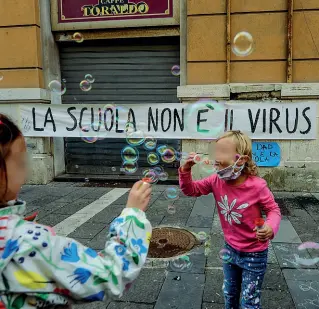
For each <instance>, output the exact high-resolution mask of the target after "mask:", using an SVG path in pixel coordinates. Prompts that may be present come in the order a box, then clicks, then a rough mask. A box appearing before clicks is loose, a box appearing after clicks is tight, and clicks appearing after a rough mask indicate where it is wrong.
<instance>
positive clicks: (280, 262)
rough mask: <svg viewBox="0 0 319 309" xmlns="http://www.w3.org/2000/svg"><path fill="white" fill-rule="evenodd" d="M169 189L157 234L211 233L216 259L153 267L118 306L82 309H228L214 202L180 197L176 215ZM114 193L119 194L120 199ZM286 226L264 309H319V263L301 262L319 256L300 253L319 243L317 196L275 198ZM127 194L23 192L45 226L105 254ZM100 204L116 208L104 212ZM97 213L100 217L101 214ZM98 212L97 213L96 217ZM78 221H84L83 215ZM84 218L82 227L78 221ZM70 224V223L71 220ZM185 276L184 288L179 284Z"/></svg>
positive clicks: (156, 212)
mask: <svg viewBox="0 0 319 309" xmlns="http://www.w3.org/2000/svg"><path fill="white" fill-rule="evenodd" d="M167 187H168V186H160V185H156V186H154V188H153V196H152V200H151V205H150V208H149V210H148V211H147V216H148V218H149V220H150V221H151V223H152V225H153V227H156V226H159V225H166V226H178V227H184V228H186V229H188V230H190V231H193V232H199V231H205V232H207V233H209V234H210V236H211V252H210V254H209V255H208V256H205V255H204V250H203V248H200V249H199V250H198V251H197V252H196V254H193V255H190V259H191V261H192V262H193V267H192V269H191V270H190V271H189V272H187V273H176V272H173V271H171V269H170V268H169V267H167V263H164V262H157V263H150V262H148V263H147V264H146V266H145V268H144V269H143V270H142V272H141V275H140V277H139V278H138V279H137V281H136V282H135V284H134V285H133V287H132V288H131V290H130V291H129V292H128V293H127V294H126V295H125V296H124V297H123V298H122V299H121V300H119V301H113V302H109V303H107V304H105V303H95V304H87V305H78V306H76V308H77V309H88V308H97V309H102V308H103V309H106V308H107V309H117V308H119V309H124V308H125V309H222V308H224V304H223V302H224V301H223V295H222V282H223V272H222V264H221V262H220V260H219V258H218V253H219V251H220V249H221V246H222V244H223V236H222V233H221V228H220V223H219V218H218V214H217V212H216V207H215V205H214V200H213V198H212V196H206V197H200V198H197V199H196V198H191V197H186V196H184V195H181V196H180V198H179V200H177V201H176V202H175V206H176V210H177V211H176V213H175V214H174V215H170V214H169V213H168V212H167V206H168V202H167V200H166V199H165V197H164V195H163V192H164V190H165V189H166V188H167ZM114 190H115V191H114ZM274 194H275V197H276V200H277V202H278V204H279V206H280V208H281V211H282V215H283V221H282V223H281V228H280V231H279V233H278V235H277V236H276V238H275V239H274V240H273V241H272V243H271V247H270V250H269V260H268V269H267V274H266V277H265V280H264V284H263V292H262V304H263V309H294V308H298V309H299V308H300V309H318V308H319V263H318V264H316V265H313V266H302V267H301V266H300V264H298V263H297V260H296V257H297V255H296V254H297V253H298V256H300V257H301V258H305V259H308V260H309V259H312V258H316V257H319V250H317V251H315V250H305V251H303V252H302V255H300V251H298V249H297V247H298V245H299V244H300V243H302V242H306V241H314V242H319V229H318V226H319V200H318V198H319V195H318V194H313V195H310V194H309V195H307V196H304V195H302V194H301V193H300V194H298V193H294V194H292V193H281V192H277V193H276V192H275V193H274ZM127 196H128V191H127V190H124V189H121V190H120V189H114V188H101V187H85V186H83V183H82V184H81V183H52V184H49V185H47V186H24V187H23V189H22V193H21V198H22V199H25V200H26V201H27V202H28V208H27V209H28V213H32V212H34V211H35V210H39V211H40V216H39V223H43V224H47V225H51V226H56V225H58V226H59V227H62V230H63V227H64V225H66V224H68V225H70V222H75V223H74V224H75V225H74V226H73V228H72V229H70V227H69V226H68V229H67V231H68V232H67V233H69V232H70V231H71V233H70V234H69V236H70V237H73V238H75V239H76V240H78V241H80V242H82V243H84V244H86V245H88V246H90V247H92V248H93V249H96V250H100V249H102V248H103V246H104V243H105V238H106V233H107V229H108V227H109V224H110V222H111V221H112V220H113V218H114V217H116V216H117V215H119V213H120V212H121V210H122V209H123V207H124V205H125V202H126V199H127ZM100 198H102V201H105V203H107V202H106V201H108V200H109V201H113V202H112V203H109V205H106V206H105V207H104V206H103V203H104V202H103V203H102V202H101V200H99V199H100ZM96 207H98V210H99V211H100V212H98V213H96ZM92 209H93V210H95V212H94V211H93V212H92ZM77 213H78V214H77ZM80 214H82V217H83V216H85V219H83V220H82V221H81V222H80V223H79V222H76V220H72V219H76V218H77V216H79V215H80ZM70 218H71V219H70ZM176 276H180V277H181V278H180V280H174V279H176Z"/></svg>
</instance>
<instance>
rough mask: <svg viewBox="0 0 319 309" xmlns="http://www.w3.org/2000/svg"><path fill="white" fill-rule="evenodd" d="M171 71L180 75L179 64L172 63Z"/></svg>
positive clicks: (175, 74)
mask: <svg viewBox="0 0 319 309" xmlns="http://www.w3.org/2000/svg"><path fill="white" fill-rule="evenodd" d="M171 72H172V75H174V76H180V75H181V68H180V66H179V65H177V64H176V65H173V66H172V68H171Z"/></svg>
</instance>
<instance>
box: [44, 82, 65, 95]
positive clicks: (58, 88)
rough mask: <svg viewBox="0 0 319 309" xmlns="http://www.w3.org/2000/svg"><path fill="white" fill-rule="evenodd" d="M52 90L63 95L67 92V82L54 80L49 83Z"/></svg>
mask: <svg viewBox="0 0 319 309" xmlns="http://www.w3.org/2000/svg"><path fill="white" fill-rule="evenodd" d="M48 87H49V89H50V91H52V92H54V93H57V94H59V95H63V94H65V92H66V86H65V83H64V82H62V83H60V82H59V81H58V80H52V81H51V82H50V83H49V85H48Z"/></svg>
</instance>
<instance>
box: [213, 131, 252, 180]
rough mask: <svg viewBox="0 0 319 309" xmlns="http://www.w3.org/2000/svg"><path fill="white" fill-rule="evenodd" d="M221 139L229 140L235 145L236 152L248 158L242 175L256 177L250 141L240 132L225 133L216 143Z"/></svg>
mask: <svg viewBox="0 0 319 309" xmlns="http://www.w3.org/2000/svg"><path fill="white" fill-rule="evenodd" d="M223 138H231V139H232V140H233V142H234V143H235V145H236V152H237V153H238V154H239V155H242V156H248V157H249V158H248V161H247V162H246V164H245V167H244V169H243V174H245V175H250V176H257V175H258V169H257V165H256V163H255V162H254V161H253V159H252V156H253V154H252V142H251V139H250V138H249V137H248V136H247V135H246V134H245V133H243V132H241V131H227V132H226V133H225V134H223V135H222V136H221V137H219V138H218V139H217V141H216V142H218V141H219V140H221V139H223Z"/></svg>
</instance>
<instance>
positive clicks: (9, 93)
mask: <svg viewBox="0 0 319 309" xmlns="http://www.w3.org/2000/svg"><path fill="white" fill-rule="evenodd" d="M40 1H41V2H40ZM45 2H47V4H48V8H49V7H50V2H49V0H23V1H20V0H1V1H0V46H1V49H0V75H1V76H2V77H3V79H2V80H1V81H0V112H3V113H5V114H8V115H9V116H10V117H12V118H13V119H15V118H16V117H15V116H16V115H15V112H14V105H15V104H16V103H18V102H24V101H26V102H42V103H50V102H51V99H50V93H47V92H46V90H44V89H45V88H46V85H47V81H48V77H47V75H48V74H47V72H48V68H50V67H51V66H52V65H53V64H52V63H53V62H51V63H49V61H48V59H47V58H48V57H49V56H48V55H50V53H52V50H49V49H48V48H47V47H48V42H47V40H46V39H45V37H43V35H42V34H43V29H42V26H43V25H46V24H48V26H49V27H50V23H49V21H50V11H48V14H47V15H44V16H42V18H40V15H41V14H40V4H41V5H44V4H45ZM50 35H51V36H52V33H51V31H50ZM52 41H53V39H52ZM53 42H54V41H53ZM54 44H55V43H54ZM43 59H44V61H43ZM58 71H59V70H58ZM8 102H9V103H11V104H12V112H10V110H9V111H8V110H5V108H4V105H1V103H8ZM26 143H27V147H28V153H29V155H30V158H31V162H32V163H31V167H30V175H29V177H28V183H31V184H45V183H48V182H49V181H51V180H52V179H53V176H54V166H53V156H52V154H51V146H52V145H51V140H50V138H26Z"/></svg>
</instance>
